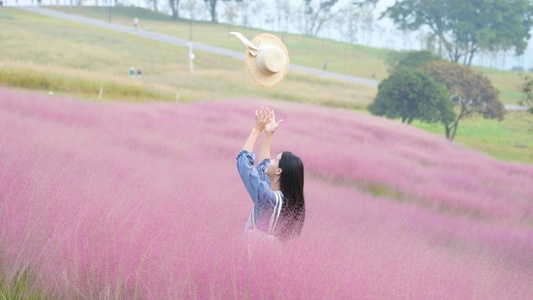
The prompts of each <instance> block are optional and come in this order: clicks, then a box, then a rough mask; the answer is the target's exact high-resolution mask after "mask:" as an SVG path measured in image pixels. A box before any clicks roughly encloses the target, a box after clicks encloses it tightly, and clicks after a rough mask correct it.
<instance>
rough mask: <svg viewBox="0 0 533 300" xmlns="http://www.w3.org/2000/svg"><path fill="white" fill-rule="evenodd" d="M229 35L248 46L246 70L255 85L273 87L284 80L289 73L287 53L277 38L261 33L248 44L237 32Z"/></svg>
mask: <svg viewBox="0 0 533 300" xmlns="http://www.w3.org/2000/svg"><path fill="white" fill-rule="evenodd" d="M230 33H231V34H234V35H235V36H237V37H238V38H239V39H240V40H241V41H242V42H243V43H244V44H245V45H246V46H248V50H247V51H246V68H247V69H248V72H250V75H252V79H253V80H254V81H255V82H256V83H257V84H259V85H260V86H264V87H268V86H273V85H275V84H277V83H279V82H281V81H282V80H283V79H284V78H285V76H286V75H287V72H288V71H289V52H288V51H287V48H286V47H285V45H284V44H283V42H282V41H281V40H280V39H279V38H277V37H276V36H273V35H271V34H266V33H262V34H260V35H258V36H256V37H255V38H254V39H253V40H252V41H251V42H250V41H249V40H247V39H246V38H245V37H244V36H243V35H242V34H240V33H238V32H230Z"/></svg>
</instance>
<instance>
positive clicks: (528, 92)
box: [518, 76, 533, 114]
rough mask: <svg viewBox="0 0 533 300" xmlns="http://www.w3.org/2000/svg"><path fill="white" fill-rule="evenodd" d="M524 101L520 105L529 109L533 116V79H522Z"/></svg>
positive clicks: (527, 77)
mask: <svg viewBox="0 0 533 300" xmlns="http://www.w3.org/2000/svg"><path fill="white" fill-rule="evenodd" d="M521 92H522V99H521V100H520V102H518V104H520V105H524V106H527V107H529V110H528V111H529V112H530V113H532V114H533V78H531V77H529V76H524V77H523V78H522V86H521Z"/></svg>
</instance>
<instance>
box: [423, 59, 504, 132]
mask: <svg viewBox="0 0 533 300" xmlns="http://www.w3.org/2000/svg"><path fill="white" fill-rule="evenodd" d="M422 69H423V70H424V71H425V72H426V73H427V74H428V75H430V76H431V77H433V79H435V81H436V82H439V83H443V84H445V85H446V88H447V90H448V99H450V101H451V103H452V104H453V106H454V107H458V110H459V114H458V115H457V116H456V118H455V120H453V121H451V122H447V123H445V124H444V128H445V130H446V137H447V138H449V139H451V140H453V139H454V137H455V133H456V132H457V127H458V126H459V121H460V120H461V119H463V118H466V117H469V116H471V115H473V114H475V113H477V114H480V115H482V116H483V117H484V118H486V119H498V120H503V116H504V113H505V111H504V107H503V104H502V103H501V102H500V100H499V92H498V90H497V89H496V88H494V86H492V84H491V82H490V80H489V79H488V78H487V77H486V76H485V75H483V74H477V73H475V72H474V71H472V70H470V69H469V68H467V67H465V66H462V65H459V64H457V63H453V62H449V61H444V60H440V61H435V62H431V63H429V64H426V65H424V66H423V67H422Z"/></svg>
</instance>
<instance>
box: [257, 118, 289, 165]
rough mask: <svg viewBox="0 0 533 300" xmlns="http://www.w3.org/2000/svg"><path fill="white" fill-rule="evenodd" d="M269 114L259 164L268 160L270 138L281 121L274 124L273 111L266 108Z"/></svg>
mask: <svg viewBox="0 0 533 300" xmlns="http://www.w3.org/2000/svg"><path fill="white" fill-rule="evenodd" d="M266 109H267V110H268V114H269V116H270V117H269V122H268V124H266V126H265V138H264V140H263V144H262V145H261V151H260V152H259V162H262V161H263V160H265V159H266V158H270V146H271V145H272V136H273V135H274V132H275V131H276V129H278V127H279V125H280V124H281V123H282V122H283V120H279V121H278V122H276V114H275V113H274V110H273V109H269V108H268V107H267V108H266Z"/></svg>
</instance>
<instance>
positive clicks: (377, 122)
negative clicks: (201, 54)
mask: <svg viewBox="0 0 533 300" xmlns="http://www.w3.org/2000/svg"><path fill="white" fill-rule="evenodd" d="M260 105H266V106H269V107H272V108H274V109H275V110H276V115H277V117H278V118H282V119H284V120H285V122H284V123H283V124H282V126H281V128H280V129H279V130H278V131H277V132H276V134H275V137H274V143H273V155H275V154H277V153H279V152H281V151H284V150H289V151H292V152H294V153H295V154H297V155H298V156H300V157H301V158H302V160H303V161H304V164H305V168H306V170H305V171H306V186H305V193H306V203H307V218H306V222H305V225H304V230H303V232H302V235H301V236H300V237H299V238H298V239H295V240H293V241H292V242H290V243H287V244H286V245H284V247H283V252H282V254H281V256H278V255H274V254H271V253H269V252H268V251H264V252H259V253H257V254H256V255H255V256H254V257H253V258H252V259H251V260H250V259H249V256H248V250H247V249H248V248H247V246H246V241H245V240H244V239H243V237H242V233H243V228H244V224H245V222H246V220H247V218H248V215H249V212H250V210H251V207H252V202H251V200H250V198H249V197H248V195H247V193H246V190H245V189H244V185H243V184H242V182H241V181H240V179H239V176H238V174H237V170H236V163H235V158H236V155H237V153H238V152H239V150H240V149H241V148H242V146H243V144H244V141H245V139H246V138H247V136H248V133H249V132H250V129H251V126H252V121H253V114H254V110H255V109H256V108H257V107H259V106H260ZM0 141H1V146H0V265H1V268H0V274H1V276H3V277H4V278H5V279H6V280H10V279H12V278H14V277H16V276H17V275H18V274H20V273H21V272H23V271H26V272H28V273H29V274H30V275H31V278H32V280H33V283H32V285H31V286H30V287H28V288H40V289H41V290H45V291H46V292H47V293H48V294H49V295H53V296H52V297H53V298H54V299H73V298H76V299H419V298H423V299H532V298H533V166H531V165H518V164H509V163H503V162H499V161H496V160H494V159H492V158H490V157H489V156H488V155H486V154H482V153H479V152H476V151H473V150H470V149H467V148H465V147H463V146H460V145H457V144H454V143H452V142H449V141H447V140H445V139H444V138H443V137H440V136H435V135H432V134H429V133H426V132H424V131H421V130H419V129H416V128H413V127H410V126H406V125H403V124H400V123H398V122H395V121H390V120H386V119H381V118H376V117H372V116H367V115H364V114H360V113H356V112H349V111H343V110H337V109H331V108H324V107H320V106H312V105H303V104H294V103H284V102H273V101H270V100H260V99H240V100H228V101H219V102H199V103H194V104H184V103H150V104H124V103H90V102H85V101H82V100H76V99H71V98H61V97H55V96H49V95H43V94H37V93H29V92H25V91H19V90H12V89H7V88H0ZM256 146H257V147H256V148H257V149H258V148H259V145H256Z"/></svg>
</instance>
